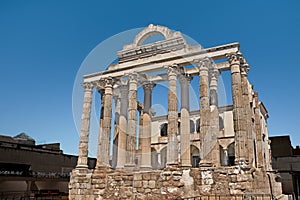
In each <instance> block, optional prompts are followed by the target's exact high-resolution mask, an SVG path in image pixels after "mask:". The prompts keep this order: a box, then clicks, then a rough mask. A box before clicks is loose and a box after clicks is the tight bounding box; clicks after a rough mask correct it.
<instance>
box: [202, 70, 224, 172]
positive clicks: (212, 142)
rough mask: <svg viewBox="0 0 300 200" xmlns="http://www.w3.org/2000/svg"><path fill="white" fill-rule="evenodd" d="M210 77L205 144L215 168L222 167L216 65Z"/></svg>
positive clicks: (217, 71)
mask: <svg viewBox="0 0 300 200" xmlns="http://www.w3.org/2000/svg"><path fill="white" fill-rule="evenodd" d="M209 77H210V110H211V112H210V126H209V131H208V136H207V137H206V138H207V139H206V140H204V143H205V144H208V145H209V146H210V148H211V150H210V153H209V159H210V160H211V163H212V165H213V166H216V167H218V166H220V165H221V159H220V146H219V143H218V137H219V136H220V128H219V109H218V78H219V70H218V69H216V68H215V66H214V65H212V66H211V68H210V70H209Z"/></svg>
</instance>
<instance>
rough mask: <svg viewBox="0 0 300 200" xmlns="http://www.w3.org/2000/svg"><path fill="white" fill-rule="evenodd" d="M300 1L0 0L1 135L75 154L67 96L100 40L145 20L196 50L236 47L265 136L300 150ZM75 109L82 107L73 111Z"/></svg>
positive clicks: (74, 132)
mask: <svg viewBox="0 0 300 200" xmlns="http://www.w3.org/2000/svg"><path fill="white" fill-rule="evenodd" d="M299 10H300V1H297V0H290V1H285V2H283V1H274V0H272V1H247V2H246V3H245V1H234V0H232V1H222V0H220V1H196V0H195V1H169V2H166V1H155V0H153V1H148V2H147V3H146V2H145V3H144V1H92V0H90V1H77V0H72V1H71V0H43V1H41V0H36V1H34V0H27V1H21V0H20V1H15V0H1V1H0V69H1V71H0V75H1V78H0V97H1V100H0V134H2V135H10V136H14V135H16V134H18V133H20V132H26V133H27V134H28V135H30V136H31V137H33V138H35V139H36V141H37V142H38V143H47V142H60V143H61V147H62V149H63V150H64V152H65V153H70V154H77V149H78V140H79V137H78V133H77V130H76V127H75V124H74V121H73V116H72V92H73V91H72V90H73V84H74V81H75V77H76V73H77V71H78V70H79V68H80V66H81V63H82V62H83V60H84V59H85V57H86V56H87V55H88V54H89V52H90V51H92V50H93V49H94V48H95V47H96V46H97V45H98V44H99V43H100V42H102V41H103V40H105V39H107V38H108V37H110V36H113V35H115V34H118V33H120V32H122V31H126V30H128V29H133V28H139V27H145V26H147V25H148V24H150V23H153V24H160V25H165V26H168V27H170V28H172V29H174V30H178V31H181V32H183V33H184V34H186V35H189V36H190V37H192V38H193V39H195V40H196V41H198V42H199V43H200V44H201V45H202V46H203V47H212V46H215V45H221V44H226V43H230V42H236V41H237V42H239V43H240V44H241V51H242V52H243V54H244V55H245V57H246V58H247V60H248V62H249V64H250V66H251V71H250V73H249V79H250V81H251V82H252V83H253V84H254V86H255V89H256V90H257V91H258V92H259V95H260V100H261V101H263V102H264V104H265V105H266V107H267V108H268V110H269V115H270V119H269V121H268V122H269V135H270V136H275V135H282V134H284V135H285V134H289V135H291V139H292V143H293V145H299V144H300V137H299V134H300V126H299V124H300V123H299V122H300V120H299V117H298V116H299V112H300V105H299V97H300V94H299V87H300V78H299V77H298V76H299V72H300V66H299V61H298V58H299V56H300V50H299V46H300V13H299ZM80 107H81V105H80Z"/></svg>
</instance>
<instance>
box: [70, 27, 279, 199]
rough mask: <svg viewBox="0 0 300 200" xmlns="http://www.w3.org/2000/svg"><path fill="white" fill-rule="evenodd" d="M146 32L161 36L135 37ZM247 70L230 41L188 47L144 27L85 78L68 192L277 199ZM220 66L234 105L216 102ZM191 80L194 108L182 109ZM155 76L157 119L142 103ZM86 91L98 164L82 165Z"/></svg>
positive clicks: (148, 100)
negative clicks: (159, 87)
mask: <svg viewBox="0 0 300 200" xmlns="http://www.w3.org/2000/svg"><path fill="white" fill-rule="evenodd" d="M155 34H160V35H162V36H163V37H164V40H162V41H158V42H155V43H151V44H144V42H145V41H146V40H147V39H148V38H149V37H151V36H153V35H155ZM249 69H250V67H249V65H248V64H247V62H246V59H245V58H244V56H243V55H242V53H241V52H240V50H239V44H238V43H231V44H226V45H222V46H217V47H212V48H206V49H203V48H201V47H200V46H190V45H189V44H187V42H186V40H185V38H184V37H183V36H182V34H181V33H180V32H172V31H171V30H170V29H168V28H167V27H163V26H154V25H149V26H148V27H147V28H145V29H144V30H143V31H141V32H140V33H139V34H138V35H136V37H135V39H134V41H133V43H132V44H129V45H126V46H124V48H123V50H122V51H120V52H118V63H117V64H112V65H110V66H108V68H107V70H105V71H102V72H99V73H94V74H89V75H85V76H84V81H83V84H82V85H83V87H84V102H83V112H82V126H81V132H80V142H79V158H78V164H77V167H76V169H74V170H73V171H72V174H71V181H70V184H69V189H70V190H69V197H70V199H166V198H168V199H181V198H187V199H188V198H192V197H194V198H197V197H199V198H200V197H201V198H219V199H222V198H227V199H228V198H229V199H230V198H248V197H256V198H261V199H270V198H271V197H275V196H276V197H280V195H281V184H280V182H277V181H276V180H277V178H276V174H275V173H273V171H272V168H271V166H270V160H271V158H270V157H271V155H270V150H269V141H268V130H267V118H268V113H267V110H266V108H265V107H264V105H263V103H262V102H260V101H259V99H258V94H257V93H256V92H255V91H254V90H253V87H252V85H251V84H250V83H249V81H248V79H247V75H248V71H249ZM227 70H229V71H230V72H231V88H232V100H233V105H227V106H223V107H219V106H218V96H219V95H218V80H219V79H220V76H221V73H222V72H223V71H227ZM193 77H198V79H199V83H198V90H199V91H200V92H199V93H200V95H199V96H198V100H199V107H200V110H198V111H197V110H196V111H190V102H189V101H190V99H189V91H190V90H189V85H190V82H191V80H192V78H193ZM160 82H167V84H168V105H167V110H168V112H167V115H166V116H154V112H155V110H153V109H152V108H151V106H152V105H151V104H152V98H159V97H152V92H153V91H154V90H155V89H156V88H155V85H156V84H159V83H160ZM177 83H180V84H178V85H180V86H179V87H178V86H177ZM138 87H142V88H143V93H144V101H143V102H138V101H137V90H138ZM177 87H178V88H177ZM178 90H180V96H179V95H178V94H179V93H178V94H177V91H178ZM94 91H97V92H99V93H100V94H101V100H99V101H101V105H102V108H101V116H100V131H99V132H100V133H99V141H98V153H97V164H96V167H95V169H92V170H91V169H88V168H87V158H88V141H89V126H90V113H91V107H92V98H93V92H94ZM113 99H114V100H113ZM113 102H114V103H113ZM179 103H180V108H179V109H178V105H179ZM113 106H115V111H116V112H115V113H112V107H113ZM113 115H114V118H115V127H114V136H113V138H111V137H110V135H111V128H112V127H111V121H112V117H113ZM137 115H138V116H139V117H137ZM137 125H139V126H137ZM137 133H138V134H137ZM137 135H138V137H136V136H137ZM110 141H113V144H114V148H113V153H112V161H111V162H110V145H111V144H110V143H111V142H110ZM137 143H138V145H136V144H137Z"/></svg>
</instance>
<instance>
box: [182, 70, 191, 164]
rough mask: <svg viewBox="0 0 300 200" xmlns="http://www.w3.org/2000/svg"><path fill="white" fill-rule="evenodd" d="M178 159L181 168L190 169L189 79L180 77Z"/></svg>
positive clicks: (183, 76)
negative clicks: (179, 159)
mask: <svg viewBox="0 0 300 200" xmlns="http://www.w3.org/2000/svg"><path fill="white" fill-rule="evenodd" d="M179 78H180V79H179V80H180V86H181V111H180V121H181V123H180V150H181V151H180V158H181V166H182V167H191V166H192V165H191V150H190V148H191V147H190V145H191V144H190V104H189V83H190V80H191V77H187V76H185V75H180V77H179Z"/></svg>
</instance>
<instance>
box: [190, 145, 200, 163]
mask: <svg viewBox="0 0 300 200" xmlns="http://www.w3.org/2000/svg"><path fill="white" fill-rule="evenodd" d="M199 162H200V151H199V149H198V148H197V147H196V146H195V145H191V164H192V167H194V168H198V167H199Z"/></svg>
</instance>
